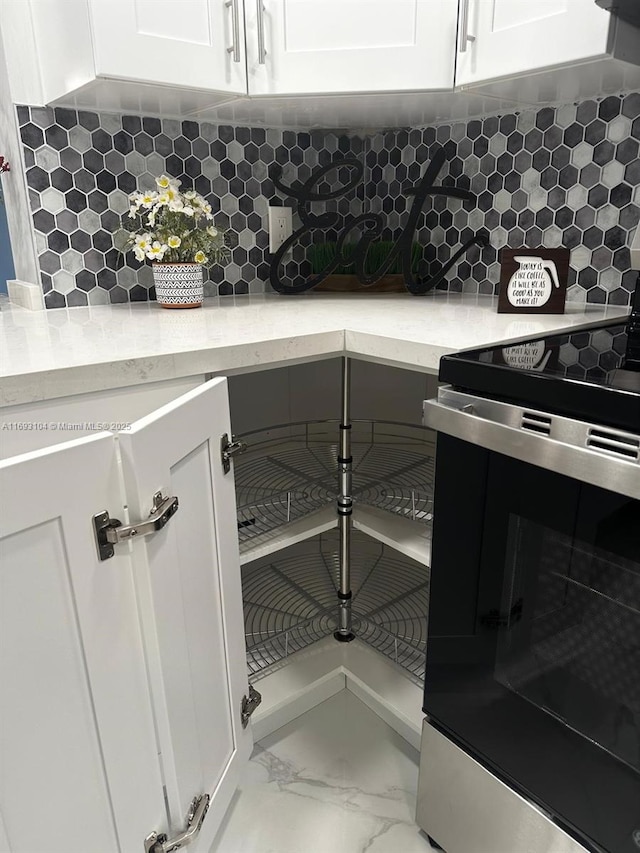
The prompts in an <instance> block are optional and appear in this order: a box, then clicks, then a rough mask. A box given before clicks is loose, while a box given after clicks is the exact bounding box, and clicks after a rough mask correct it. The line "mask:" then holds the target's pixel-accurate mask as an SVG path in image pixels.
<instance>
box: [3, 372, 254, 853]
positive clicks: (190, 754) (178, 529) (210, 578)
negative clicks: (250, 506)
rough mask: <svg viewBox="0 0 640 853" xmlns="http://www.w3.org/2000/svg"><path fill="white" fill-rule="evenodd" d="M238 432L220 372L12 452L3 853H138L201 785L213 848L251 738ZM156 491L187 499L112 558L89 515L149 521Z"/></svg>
mask: <svg viewBox="0 0 640 853" xmlns="http://www.w3.org/2000/svg"><path fill="white" fill-rule="evenodd" d="M229 431H230V425H229V407H228V395H227V383H226V380H224V379H216V380H213V381H211V382H209V383H206V384H205V385H203V386H201V387H200V388H197V389H195V390H194V391H191V392H188V393H187V394H185V395H183V396H182V397H180V398H179V399H178V400H176V401H175V402H173V403H170V404H168V405H166V406H164V407H162V408H161V409H159V410H157V411H155V412H154V413H153V414H151V415H149V416H147V417H145V418H143V419H142V420H139V421H137V422H136V423H134V424H133V425H132V427H131V429H130V430H129V431H128V432H127V433H121V434H118V435H113V434H111V433H106V432H103V433H99V434H97V435H95V436H91V437H87V438H81V439H78V440H76V441H71V442H68V443H65V444H62V445H57V446H53V447H50V448H45V449H42V450H38V451H34V452H31V453H27V454H24V455H21V456H17V457H13V458H12V459H9V460H6V461H5V462H3V463H0V475H1V491H2V507H1V510H0V531H1V537H2V564H1V568H0V683H1V684H2V688H1V693H0V766H1V767H2V773H1V774H0V812H1V814H2V821H3V825H4V830H3V832H4V836H5V839H3V841H2V843H3V847H2V851H3V853H5V850H6V851H10V853H87V851H88V850H91V853H114V851H119V853H130V852H131V853H135V851H137V850H139V851H142V850H143V843H144V839H145V838H146V837H147V836H148V835H149V834H150V833H151V832H152V831H157V832H158V834H167V835H168V836H169V838H171V837H172V836H174V835H177V834H179V833H180V832H181V831H183V830H184V829H185V820H186V815H187V813H188V811H189V807H190V804H191V801H192V799H193V798H194V797H196V796H200V795H206V794H208V795H209V796H210V798H211V802H210V806H209V811H208V814H207V816H206V819H205V821H204V823H203V828H202V832H201V834H200V838H199V840H198V843H197V844H196V845H192V847H191V849H193V850H195V851H205V850H207V849H208V847H209V846H210V844H211V840H212V838H213V835H214V834H215V831H216V829H217V825H218V824H219V822H220V820H221V818H222V815H223V814H224V812H225V810H226V808H227V805H228V803H229V801H230V799H231V797H232V794H233V792H234V791H235V788H236V785H237V782H238V778H239V773H240V770H241V767H242V764H243V763H244V762H245V761H246V760H247V759H248V757H249V754H250V751H251V746H252V734H251V727H250V726H248V727H246V728H244V727H243V725H242V722H241V705H242V700H243V696H245V695H246V694H247V692H248V685H247V678H246V668H245V647H244V636H243V630H242V599H241V590H240V571H239V556H238V544H237V537H236V519H235V495H234V485H233V476H232V474H226V475H225V474H224V471H223V467H222V462H221V458H220V438H221V436H222V435H223V434H224V433H229ZM159 491H161V492H162V494H163V495H164V496H167V497H172V496H177V497H178V499H179V509H178V512H177V513H176V514H175V515H174V516H172V517H171V518H170V519H169V520H168V522H167V524H166V526H164V527H162V528H161V529H159V530H158V531H156V532H154V533H153V534H151V535H149V536H146V535H140V536H139V537H137V538H136V537H135V536H132V537H131V538H130V539H129V540H125V541H123V542H121V543H119V544H116V545H115V546H114V548H113V551H114V556H113V557H111V558H110V559H106V560H104V561H102V560H100V559H99V557H98V550H97V546H96V537H95V535H94V525H93V521H92V519H93V516H94V515H96V514H99V513H102V512H103V511H107V512H108V513H109V514H110V516H111V518H117V519H119V520H120V521H122V523H123V525H127V524H131V523H134V524H135V523H136V522H141V521H143V520H144V519H146V518H147V517H148V515H149V511H150V508H151V506H152V503H153V499H154V495H155V494H156V493H157V492H159ZM114 529H116V528H114ZM0 838H1V836H0ZM154 853H155V851H154Z"/></svg>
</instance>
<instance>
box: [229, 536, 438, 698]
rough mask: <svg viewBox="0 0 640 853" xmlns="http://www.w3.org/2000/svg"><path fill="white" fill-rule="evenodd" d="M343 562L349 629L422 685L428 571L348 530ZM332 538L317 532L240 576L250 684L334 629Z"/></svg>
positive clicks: (334, 546) (335, 576)
mask: <svg viewBox="0 0 640 853" xmlns="http://www.w3.org/2000/svg"><path fill="white" fill-rule="evenodd" d="M353 545H354V549H353V550H354V553H353V557H352V560H351V574H352V590H353V604H352V606H353V611H352V612H353V629H354V632H355V634H356V637H357V638H358V639H359V640H362V641H363V642H365V643H367V644H368V645H370V646H372V647H373V648H375V649H377V650H378V651H379V652H381V653H382V654H383V655H384V656H385V657H387V658H389V659H391V660H392V661H394V662H395V663H396V664H398V665H399V666H401V667H402V668H403V669H404V670H405V671H406V672H407V673H408V675H409V676H410V678H411V679H412V680H413V681H415V682H416V683H417V684H422V682H423V680H424V665H425V650H426V640H427V610H428V605H429V569H428V567H427V566H422V565H420V564H419V563H416V562H414V561H413V560H410V559H408V558H406V557H403V556H401V555H399V554H397V553H396V552H394V551H393V550H392V549H390V548H387V547H386V546H384V545H382V544H381V543H379V542H375V541H374V540H372V539H370V538H369V537H368V536H366V534H364V533H360V532H359V531H354V533H353ZM338 552H339V545H338V533H337V531H335V530H331V531H328V532H326V533H322V534H320V535H319V536H316V537H314V538H313V539H309V540H307V541H306V542H301V543H298V544H297V545H294V546H292V547H291V548H289V549H287V550H286V552H283V553H282V554H280V555H276V556H275V558H273V559H270V560H260V561H258V562H256V563H250V564H249V565H248V566H245V567H243V570H242V595H243V600H244V619H245V638H246V644H247V665H248V669H249V677H250V680H252V681H255V680H256V679H257V678H258V677H259V676H263V675H265V674H267V672H269V671H272V670H273V669H275V668H277V666H278V665H279V664H281V663H282V662H283V661H284V660H285V659H286V658H287V657H288V656H289V655H291V654H293V653H294V652H297V651H300V650H301V649H303V648H305V647H307V646H309V645H311V644H312V643H314V642H315V641H317V640H321V639H322V638H323V637H328V636H330V635H331V634H333V632H334V631H335V629H336V627H337V618H336V606H335V601H336V589H337V580H338V575H339V565H338V563H339V554H338Z"/></svg>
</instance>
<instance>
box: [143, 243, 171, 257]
mask: <svg viewBox="0 0 640 853" xmlns="http://www.w3.org/2000/svg"><path fill="white" fill-rule="evenodd" d="M168 250H169V247H168V246H167V244H166V243H160V242H159V241H158V240H154V242H153V245H152V246H150V247H149V249H148V250H147V257H148V258H149V260H151V261H161V260H162V258H163V255H164V253H165V252H167V251H168Z"/></svg>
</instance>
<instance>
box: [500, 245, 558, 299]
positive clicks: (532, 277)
mask: <svg viewBox="0 0 640 853" xmlns="http://www.w3.org/2000/svg"><path fill="white" fill-rule="evenodd" d="M568 274H569V249H545V248H544V247H541V248H540V249H503V250H502V252H501V253H500V295H499V297H498V313H499V314H564V303H565V298H566V295H567V276H568Z"/></svg>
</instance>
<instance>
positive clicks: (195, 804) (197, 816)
mask: <svg viewBox="0 0 640 853" xmlns="http://www.w3.org/2000/svg"><path fill="white" fill-rule="evenodd" d="M209 799H210V798H209V794H201V795H200V796H199V797H194V798H193V800H192V801H191V805H190V807H189V812H188V814H187V819H186V821H185V824H186V826H185V828H184V831H183V832H181V833H180V834H179V835H175V836H174V837H173V838H169V837H168V836H167V835H166V834H165V833H158V832H152V833H150V834H149V835H147V837H146V838H145V840H144V853H172V851H173V850H182V848H183V847H187V845H189V844H191V842H192V841H194V840H195V839H196V838H197V836H198V833H199V832H200V829H201V827H202V823H203V821H204V819H205V817H206V814H207V809H208V808H209Z"/></svg>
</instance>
